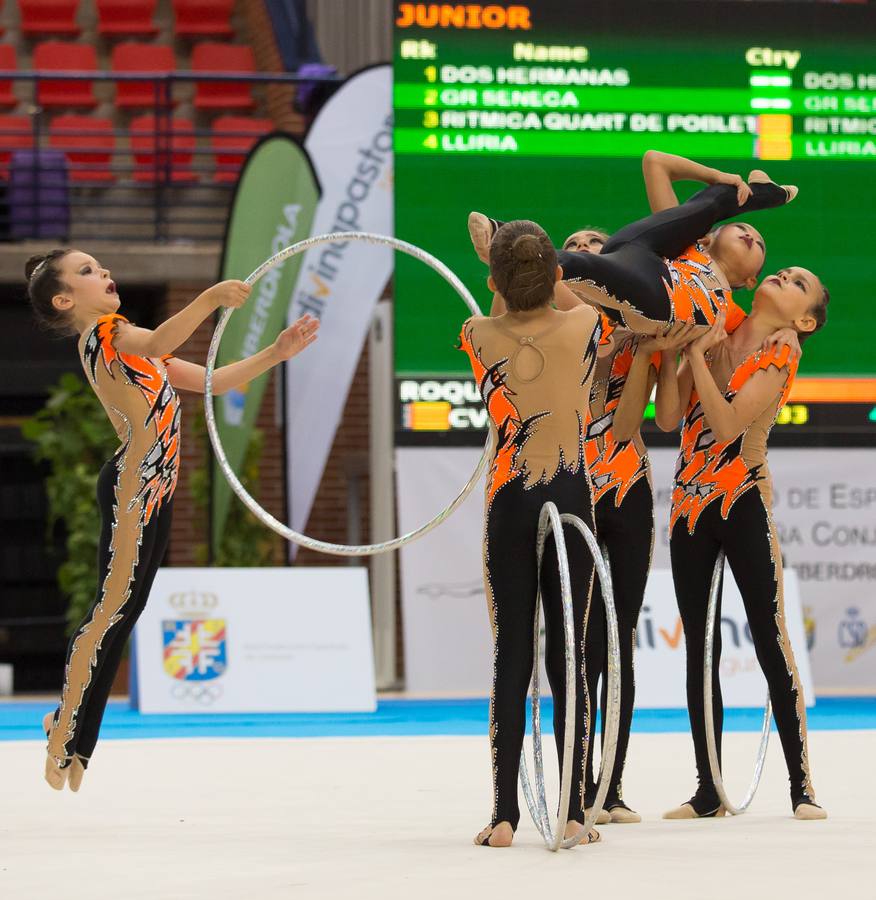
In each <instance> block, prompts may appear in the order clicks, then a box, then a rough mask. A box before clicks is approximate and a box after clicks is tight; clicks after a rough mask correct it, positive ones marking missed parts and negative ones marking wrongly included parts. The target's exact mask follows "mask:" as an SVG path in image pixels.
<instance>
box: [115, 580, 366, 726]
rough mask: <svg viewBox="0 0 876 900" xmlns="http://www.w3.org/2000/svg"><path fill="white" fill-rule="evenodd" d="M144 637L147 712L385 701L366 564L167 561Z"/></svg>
mask: <svg viewBox="0 0 876 900" xmlns="http://www.w3.org/2000/svg"><path fill="white" fill-rule="evenodd" d="M134 639H135V642H136V650H135V655H136V683H137V696H136V698H132V699H133V700H135V702H136V703H137V704H138V706H139V709H140V711H141V712H144V713H196V712H203V713H215V712H373V711H374V710H375V709H376V708H377V698H376V693H375V685H374V661H373V657H372V644H371V615H370V606H369V596H368V571H367V569H365V568H364V567H355V568H354V567H349V568H346V567H345V568H324V569H321V568H312V569H311V568H299V569H292V568H264V569H263V568H252V569H221V568H210V569H208V568H204V569H183V568H179V569H176V568H168V569H160V570H159V571H158V575H157V576H156V578H155V584H154V585H153V587H152V592H151V594H150V596H149V602H148V603H147V605H146V610H145V611H144V613H143V615H142V617H141V618H140V621H139V622H138V623H137V627H136V629H135V632H134Z"/></svg>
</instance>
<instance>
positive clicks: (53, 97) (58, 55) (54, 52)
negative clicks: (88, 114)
mask: <svg viewBox="0 0 876 900" xmlns="http://www.w3.org/2000/svg"><path fill="white" fill-rule="evenodd" d="M33 67H34V69H36V70H37V71H40V70H45V71H55V72H57V71H82V72H93V71H96V70H97V54H96V53H95V51H94V47H90V46H88V45H86V44H67V43H64V41H45V42H44V43H42V44H37V46H36V47H35V48H34V51H33ZM93 85H94V82H92V81H40V82H38V83H37V101H38V102H39V104H40V106H49V107H57V106H62V107H65V108H69V107H71V106H73V107H83V108H87V109H93V108H94V107H95V106H97V100H95V98H94V87H93Z"/></svg>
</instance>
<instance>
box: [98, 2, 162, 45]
mask: <svg viewBox="0 0 876 900" xmlns="http://www.w3.org/2000/svg"><path fill="white" fill-rule="evenodd" d="M156 4H157V0H97V33H98V34H100V35H106V36H108V37H118V36H125V37H151V36H152V35H154V34H158V28H156V26H155V24H154V21H153V20H154V18H155V6H156Z"/></svg>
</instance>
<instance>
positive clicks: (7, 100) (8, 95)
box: [0, 44, 18, 109]
mask: <svg viewBox="0 0 876 900" xmlns="http://www.w3.org/2000/svg"><path fill="white" fill-rule="evenodd" d="M17 68H18V64H17V62H16V59H15V47H13V46H12V45H11V44H0V72H14V71H15V70H16V69H17ZM17 104H18V98H17V97H16V96H15V94H13V93H12V82H11V81H0V107H3V108H4V109H11V108H12V107H13V106H16V105H17Z"/></svg>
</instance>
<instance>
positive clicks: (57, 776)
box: [46, 756, 70, 791]
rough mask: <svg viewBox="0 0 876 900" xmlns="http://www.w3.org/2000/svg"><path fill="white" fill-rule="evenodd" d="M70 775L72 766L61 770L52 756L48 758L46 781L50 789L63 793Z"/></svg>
mask: <svg viewBox="0 0 876 900" xmlns="http://www.w3.org/2000/svg"><path fill="white" fill-rule="evenodd" d="M69 775H70V766H66V767H65V768H63V769H59V768H58V767H57V766H56V765H55V760H53V759H52V757H51V756H47V757H46V781H47V782H48V785H49V787H50V788H54V790H56V791H63V790H64V785H65V784H66V783H67V777H68V776H69Z"/></svg>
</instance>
